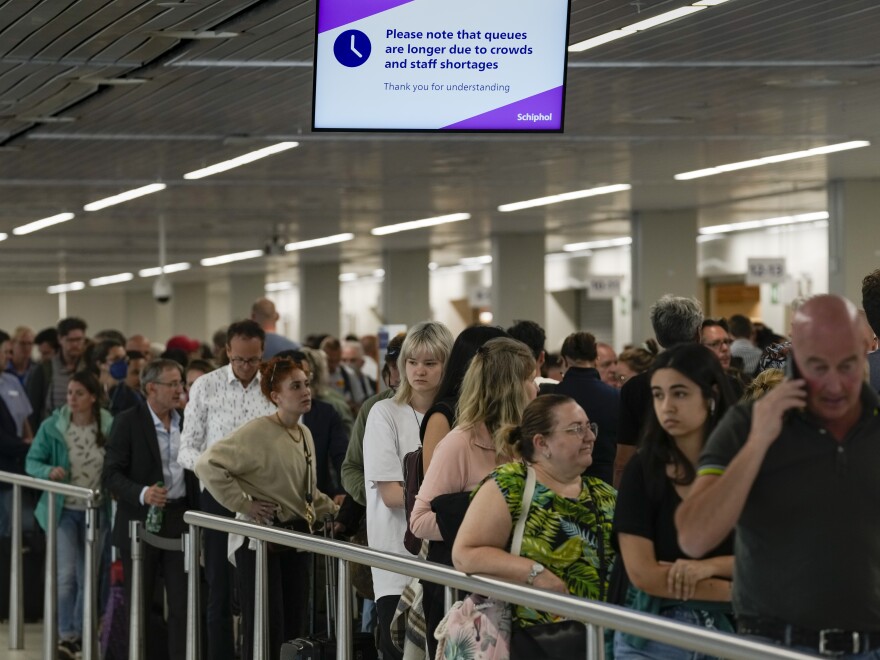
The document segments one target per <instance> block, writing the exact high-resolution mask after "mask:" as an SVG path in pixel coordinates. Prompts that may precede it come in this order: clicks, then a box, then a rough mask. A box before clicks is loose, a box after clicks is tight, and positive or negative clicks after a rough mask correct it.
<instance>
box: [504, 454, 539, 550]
mask: <svg viewBox="0 0 880 660" xmlns="http://www.w3.org/2000/svg"><path fill="white" fill-rule="evenodd" d="M534 494H535V470H534V469H533V468H532V466H531V465H527V466H526V485H525V487H524V488H523V496H522V505H521V507H520V513H519V519H518V520H517V521H516V527H514V528H513V543H511V544H510V554H512V555H518V554H519V552H520V550H521V549H522V540H523V534H525V531H526V519H527V518H528V517H529V509H531V508H532V497H533V496H534Z"/></svg>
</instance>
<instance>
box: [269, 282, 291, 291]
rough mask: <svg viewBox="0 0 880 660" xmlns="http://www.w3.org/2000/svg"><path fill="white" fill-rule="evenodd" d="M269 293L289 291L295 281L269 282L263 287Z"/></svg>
mask: <svg viewBox="0 0 880 660" xmlns="http://www.w3.org/2000/svg"><path fill="white" fill-rule="evenodd" d="M263 288H264V289H265V290H266V291H267V292H268V293H272V292H273V291H287V290H288V289H292V288H293V282H269V283H268V284H266V286H265V287H263Z"/></svg>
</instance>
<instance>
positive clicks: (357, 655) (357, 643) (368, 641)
mask: <svg viewBox="0 0 880 660" xmlns="http://www.w3.org/2000/svg"><path fill="white" fill-rule="evenodd" d="M326 522H327V521H326V520H325V523H326ZM329 528H330V526H329V525H326V524H325V525H324V533H325V535H330V536H331V537H332V533H328V532H327V530H328V529H329ZM324 574H325V576H326V584H325V596H326V607H325V610H326V613H327V638H326V639H325V638H321V637H317V636H316V635H315V632H314V618H313V617H311V618H310V621H311V634H310V635H309V636H308V637H298V638H296V639H292V640H290V641H289V642H285V643H284V644H282V645H281V660H336V639H335V632H336V628H335V625H334V624H335V621H336V582H337V580H336V561H335V560H334V559H333V558H332V557H326V556H325V557H324ZM316 592H317V580H315V581H314V585H313V588H312V589H310V596H309V597H310V598H311V599H312V603H313V607H312V610H314V601H315V600H316ZM353 636H354V639H353V640H352V646H353V654H352V655H353V658H354V660H378V658H379V653H378V651H377V650H376V641H375V639H374V637H373V635H372V634H371V633H362V632H354V633H353Z"/></svg>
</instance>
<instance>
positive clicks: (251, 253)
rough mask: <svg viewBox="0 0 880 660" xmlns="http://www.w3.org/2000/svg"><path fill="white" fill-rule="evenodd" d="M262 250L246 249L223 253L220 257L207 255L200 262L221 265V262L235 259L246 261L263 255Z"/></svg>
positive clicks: (206, 264)
mask: <svg viewBox="0 0 880 660" xmlns="http://www.w3.org/2000/svg"><path fill="white" fill-rule="evenodd" d="M262 256H263V251H262V250H246V251H245V252H233V253H232V254H221V255H220V256H218V257H206V258H205V259H202V260H201V261H200V262H199V263H200V264H202V266H219V265H221V264H229V263H232V262H233V261H244V260H245V259H255V258H256V257H262Z"/></svg>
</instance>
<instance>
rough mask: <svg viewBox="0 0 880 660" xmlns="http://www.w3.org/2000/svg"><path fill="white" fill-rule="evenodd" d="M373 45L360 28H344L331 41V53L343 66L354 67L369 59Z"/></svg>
mask: <svg viewBox="0 0 880 660" xmlns="http://www.w3.org/2000/svg"><path fill="white" fill-rule="evenodd" d="M372 50H373V45H372V44H371V43H370V38H369V37H368V36H367V35H365V34H364V33H363V32H361V31H360V30H346V31H345V32H343V33H342V34H340V35H339V36H338V37H336V41H335V42H334V43H333V54H334V55H335V56H336V59H337V60H338V61H339V63H340V64H342V65H343V66H347V67H349V68H354V67H357V66H360V65H361V64H363V63H364V62H366V61H367V60H368V59H370V52H371V51H372Z"/></svg>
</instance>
